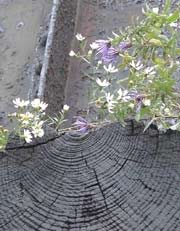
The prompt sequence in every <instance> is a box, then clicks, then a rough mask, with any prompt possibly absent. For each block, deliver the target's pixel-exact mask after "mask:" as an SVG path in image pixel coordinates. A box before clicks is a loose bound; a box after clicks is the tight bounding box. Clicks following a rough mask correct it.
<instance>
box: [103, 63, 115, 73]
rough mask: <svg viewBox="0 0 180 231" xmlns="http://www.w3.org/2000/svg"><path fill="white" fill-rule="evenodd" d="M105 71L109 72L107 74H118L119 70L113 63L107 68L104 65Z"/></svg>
mask: <svg viewBox="0 0 180 231" xmlns="http://www.w3.org/2000/svg"><path fill="white" fill-rule="evenodd" d="M103 67H104V70H105V71H106V72H107V73H115V72H118V69H117V68H115V67H114V66H113V65H112V63H110V64H109V65H108V66H107V67H106V66H105V65H104V66H103Z"/></svg>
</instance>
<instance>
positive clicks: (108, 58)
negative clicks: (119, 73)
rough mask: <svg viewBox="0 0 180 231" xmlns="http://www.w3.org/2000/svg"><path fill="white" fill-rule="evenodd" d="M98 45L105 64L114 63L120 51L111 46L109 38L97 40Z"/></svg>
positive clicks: (98, 53)
mask: <svg viewBox="0 0 180 231" xmlns="http://www.w3.org/2000/svg"><path fill="white" fill-rule="evenodd" d="M95 43H96V44H97V45H98V48H97V54H96V55H100V58H101V60H102V61H103V62H104V63H105V64H110V63H113V62H114V61H115V60H116V57H117V55H118V54H119V51H118V50H117V49H115V48H113V47H112V46H111V42H110V41H109V40H96V41H95Z"/></svg>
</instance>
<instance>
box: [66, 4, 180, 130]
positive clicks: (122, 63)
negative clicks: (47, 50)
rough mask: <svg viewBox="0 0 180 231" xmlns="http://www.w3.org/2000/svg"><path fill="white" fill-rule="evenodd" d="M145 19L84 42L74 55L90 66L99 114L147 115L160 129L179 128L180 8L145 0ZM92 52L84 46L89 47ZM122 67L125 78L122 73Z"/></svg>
mask: <svg viewBox="0 0 180 231" xmlns="http://www.w3.org/2000/svg"><path fill="white" fill-rule="evenodd" d="M142 12H143V15H144V17H143V19H142V20H141V21H139V19H138V20H137V21H136V22H135V25H132V26H129V27H127V28H126V29H125V30H124V31H120V32H119V33H114V32H113V37H112V38H108V39H106V40H103V39H98V40H96V41H94V42H93V43H91V44H90V46H89V47H88V45H87V44H88V43H87V41H86V39H85V38H84V37H83V36H80V35H79V34H78V36H76V38H77V37H79V38H81V37H82V38H83V40H82V39H79V40H80V47H79V50H78V51H77V52H75V51H71V53H70V55H71V56H72V54H73V56H75V57H77V58H79V59H82V60H84V61H86V62H87V63H88V64H89V66H90V68H92V72H91V73H90V74H89V73H88V74H87V76H89V77H90V79H91V80H92V85H91V90H92V97H91V99H90V102H91V104H93V105H94V107H96V108H97V111H98V116H97V117H98V118H99V119H100V120H106V121H107V120H110V121H119V122H121V124H125V121H126V120H127V119H135V120H136V121H140V120H141V121H143V122H144V124H145V130H146V129H147V128H148V127H149V126H150V125H151V124H152V123H153V124H156V125H157V127H158V129H159V130H162V131H166V130H167V129H172V130H180V94H179V91H180V90H179V87H180V86H179V87H178V84H177V82H178V81H177V80H178V79H177V78H178V75H179V71H180V61H179V57H180V41H179V37H180V36H179V32H180V26H179V25H180V24H179V21H180V13H179V12H180V11H179V8H178V7H177V9H176V10H174V11H173V10H172V9H171V1H170V0H166V2H165V4H164V5H163V6H162V8H161V9H160V8H158V7H154V8H151V7H150V6H148V5H146V7H145V9H143V11H142ZM87 49H88V52H85V51H87ZM121 73H123V75H124V76H123V78H122V74H121Z"/></svg>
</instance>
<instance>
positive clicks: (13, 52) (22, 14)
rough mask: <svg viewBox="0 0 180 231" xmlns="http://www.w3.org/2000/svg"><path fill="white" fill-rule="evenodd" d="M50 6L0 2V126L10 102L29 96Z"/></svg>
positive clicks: (42, 0) (47, 0)
mask: <svg viewBox="0 0 180 231" xmlns="http://www.w3.org/2000/svg"><path fill="white" fill-rule="evenodd" d="M51 7H52V0H0V123H2V120H3V119H2V117H4V114H7V113H8V112H10V111H12V110H13V108H12V99H14V98H16V97H21V98H25V99H26V98H27V97H28V91H29V88H30V84H31V72H32V63H33V60H34V58H35V56H36V47H37V45H38V40H39V37H40V34H41V33H43V30H45V29H46V25H47V22H48V19H49V14H50V11H51ZM4 123H5V121H4Z"/></svg>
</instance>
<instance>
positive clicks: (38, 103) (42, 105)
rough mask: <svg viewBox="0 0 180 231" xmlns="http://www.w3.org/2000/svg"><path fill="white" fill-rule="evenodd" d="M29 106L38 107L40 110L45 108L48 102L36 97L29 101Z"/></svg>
mask: <svg viewBox="0 0 180 231" xmlns="http://www.w3.org/2000/svg"><path fill="white" fill-rule="evenodd" d="M31 106H32V107H33V108H36V109H39V108H40V109H41V111H44V110H45V109H46V108H47V106H48V104H46V103H44V102H42V101H41V100H40V99H38V98H37V99H34V100H33V101H32V102H31Z"/></svg>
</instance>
